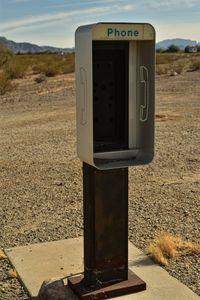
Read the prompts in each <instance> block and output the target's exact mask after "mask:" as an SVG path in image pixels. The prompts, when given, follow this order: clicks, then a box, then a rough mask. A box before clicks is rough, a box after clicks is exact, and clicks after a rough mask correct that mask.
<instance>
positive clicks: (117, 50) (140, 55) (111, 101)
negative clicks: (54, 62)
mask: <svg viewBox="0 0 200 300" xmlns="http://www.w3.org/2000/svg"><path fill="white" fill-rule="evenodd" d="M75 39H76V92H77V147H78V156H79V158H80V159H81V160H83V161H84V162H86V163H88V164H90V165H92V166H94V167H96V168H98V169H101V170H103V169H113V168H122V167H128V166H133V165H138V164H146V163H149V162H150V161H151V160H152V158H153V155H154V72H155V70H154V68H155V32H154V28H153V27H152V26H151V25H150V24H135V23H133V24H132V23H127V24H124V23H122V24H120V23H117V24H112V23H98V24H93V25H87V26H82V27H79V28H78V29H77V31H76V36H75Z"/></svg>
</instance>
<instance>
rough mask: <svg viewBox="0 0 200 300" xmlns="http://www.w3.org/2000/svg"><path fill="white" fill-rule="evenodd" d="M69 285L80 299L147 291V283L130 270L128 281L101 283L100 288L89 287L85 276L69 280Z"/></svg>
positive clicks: (86, 299)
mask: <svg viewBox="0 0 200 300" xmlns="http://www.w3.org/2000/svg"><path fill="white" fill-rule="evenodd" d="M68 285H69V286H70V288H71V289H72V290H73V291H74V292H75V294H76V295H78V296H79V298H80V299H85V300H94V299H96V300H98V299H107V298H113V297H118V296H122V295H126V294H131V293H135V292H139V291H143V290H145V289H146V283H145V282H144V281H143V280H141V279H140V278H139V277H138V276H137V275H136V274H134V273H133V272H132V271H130V270H129V272H128V279H127V280H123V281H120V282H114V283H113V282H112V281H110V282H107V283H104V284H103V283H101V282H99V284H98V286H95V287H94V286H90V287H88V286H87V285H86V284H85V280H84V276H83V274H80V275H79V276H74V277H71V278H69V280H68Z"/></svg>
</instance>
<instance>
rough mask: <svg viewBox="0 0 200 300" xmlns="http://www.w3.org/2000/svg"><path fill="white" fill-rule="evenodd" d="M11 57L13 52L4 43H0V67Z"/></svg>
mask: <svg viewBox="0 0 200 300" xmlns="http://www.w3.org/2000/svg"><path fill="white" fill-rule="evenodd" d="M12 57H13V53H12V52H11V51H10V50H9V49H8V48H6V47H5V46H4V45H0V68H1V67H2V66H3V65H5V64H6V63H7V62H8V61H9V60H10V59H11V58H12Z"/></svg>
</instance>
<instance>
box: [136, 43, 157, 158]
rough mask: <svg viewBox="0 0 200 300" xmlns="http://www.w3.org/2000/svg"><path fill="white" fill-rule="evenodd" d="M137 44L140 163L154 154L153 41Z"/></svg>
mask: <svg viewBox="0 0 200 300" xmlns="http://www.w3.org/2000/svg"><path fill="white" fill-rule="evenodd" d="M138 46H139V49H138V63H139V72H138V76H139V78H138V85H139V86H138V95H137V101H139V102H140V103H139V105H137V115H138V116H139V122H138V125H139V130H138V131H139V134H138V137H139V140H138V144H139V148H140V149H141V155H142V158H141V159H142V162H141V163H149V162H150V161H151V160H152V159H153V156H154V122H155V41H140V42H139V45H138ZM144 81H145V82H146V83H144ZM145 89H146V91H145ZM145 98H146V101H145ZM145 102H146V103H145ZM139 159H140V158H139Z"/></svg>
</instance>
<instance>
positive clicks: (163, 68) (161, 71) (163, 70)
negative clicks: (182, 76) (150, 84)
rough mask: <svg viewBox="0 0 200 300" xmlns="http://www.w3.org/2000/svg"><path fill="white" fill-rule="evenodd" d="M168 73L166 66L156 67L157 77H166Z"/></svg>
mask: <svg viewBox="0 0 200 300" xmlns="http://www.w3.org/2000/svg"><path fill="white" fill-rule="evenodd" d="M167 73H168V68H167V66H165V65H157V66H156V74H157V75H164V74H167Z"/></svg>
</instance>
